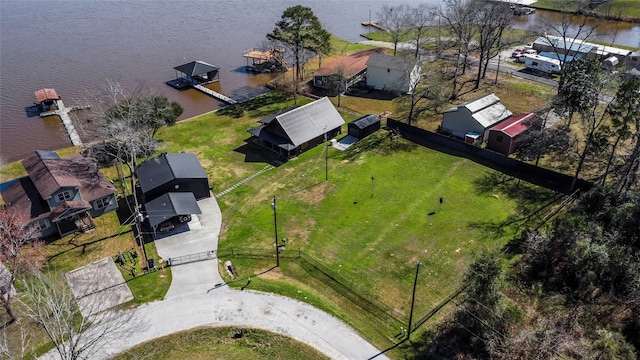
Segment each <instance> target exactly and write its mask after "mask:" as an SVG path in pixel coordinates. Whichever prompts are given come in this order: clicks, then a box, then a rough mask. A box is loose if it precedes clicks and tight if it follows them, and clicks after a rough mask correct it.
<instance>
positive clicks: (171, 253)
mask: <svg viewBox="0 0 640 360" xmlns="http://www.w3.org/2000/svg"><path fill="white" fill-rule="evenodd" d="M198 206H200V210H202V214H200V215H197V216H196V215H193V216H192V219H191V222H189V223H187V224H185V225H184V226H188V227H189V230H188V231H182V232H181V230H186V229H180V228H176V229H175V230H174V231H175V232H176V233H172V232H169V233H168V234H167V235H165V236H163V237H162V238H160V239H156V240H155V244H156V250H157V251H158V255H160V256H161V257H162V258H163V259H164V260H165V261H166V260H167V259H169V258H176V257H179V256H185V255H191V254H197V253H202V252H206V251H214V250H216V249H217V248H218V235H219V234H220V227H221V226H222V213H221V212H220V207H219V206H218V202H217V201H216V199H215V197H213V196H212V197H210V198H208V199H204V200H200V201H198ZM171 274H172V277H173V281H172V282H171V287H169V291H168V292H167V295H166V296H165V299H167V300H169V299H173V298H184V297H189V296H192V295H193V294H202V293H206V292H207V290H208V289H211V288H213V287H214V285H215V284H219V283H221V282H223V280H222V277H220V273H219V272H218V260H217V259H215V258H214V259H213V260H207V261H200V262H193V263H189V264H184V265H179V266H174V267H171Z"/></svg>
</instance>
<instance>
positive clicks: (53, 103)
mask: <svg viewBox="0 0 640 360" xmlns="http://www.w3.org/2000/svg"><path fill="white" fill-rule="evenodd" d="M35 96H36V106H37V108H38V110H40V117H41V118H43V117H47V116H53V115H57V116H59V117H60V120H62V124H63V125H64V127H65V129H66V130H67V134H68V135H69V139H70V140H71V143H72V144H73V146H82V140H81V139H80V135H78V132H77V131H76V128H75V127H74V126H73V121H71V117H70V116H69V113H70V112H72V111H77V110H84V109H88V108H90V107H91V106H90V105H88V104H87V105H74V106H69V107H67V106H65V104H64V102H62V99H61V98H60V96H58V94H57V93H56V91H55V90H54V89H40V90H38V91H36V92H35ZM51 107H55V110H51Z"/></svg>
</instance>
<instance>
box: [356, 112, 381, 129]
mask: <svg viewBox="0 0 640 360" xmlns="http://www.w3.org/2000/svg"><path fill="white" fill-rule="evenodd" d="M377 122H380V117H379V116H378V115H374V114H369V115H365V116H363V117H361V118H359V119H356V120H353V121H352V122H350V123H349V124H350V125H351V124H353V125H354V126H356V127H357V128H358V129H364V128H366V127H367V126H369V125H371V124H375V123H377Z"/></svg>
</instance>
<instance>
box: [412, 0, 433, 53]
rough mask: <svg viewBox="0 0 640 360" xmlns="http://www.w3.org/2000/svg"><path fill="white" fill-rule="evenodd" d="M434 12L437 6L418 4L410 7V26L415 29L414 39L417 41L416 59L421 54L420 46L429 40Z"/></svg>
mask: <svg viewBox="0 0 640 360" xmlns="http://www.w3.org/2000/svg"><path fill="white" fill-rule="evenodd" d="M434 13H435V8H434V7H432V6H429V5H427V4H418V5H417V6H416V7H414V8H410V9H409V19H410V22H409V26H410V27H411V28H412V30H413V31H414V33H413V34H414V41H415V43H416V51H415V53H414V57H415V58H416V59H417V58H418V56H419V55H420V47H421V46H422V45H424V44H425V43H426V42H427V40H428V38H427V30H428V29H429V25H430V24H431V19H432V18H433V15H434Z"/></svg>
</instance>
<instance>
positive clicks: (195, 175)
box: [136, 153, 211, 203]
mask: <svg viewBox="0 0 640 360" xmlns="http://www.w3.org/2000/svg"><path fill="white" fill-rule="evenodd" d="M136 177H137V178H138V186H140V190H142V195H143V196H142V197H143V201H144V202H145V203H146V202H149V201H151V200H154V199H156V198H158V197H159V196H161V195H163V194H166V193H169V192H189V193H193V195H194V197H195V199H197V200H200V199H204V198H208V197H211V193H210V192H209V178H208V177H207V173H206V172H205V171H204V169H203V168H202V165H201V164H200V161H198V158H197V157H196V156H195V155H194V154H188V153H170V154H167V153H164V154H161V155H160V156H157V157H155V158H152V159H149V160H147V161H145V162H143V163H142V164H140V165H138V168H137V169H136Z"/></svg>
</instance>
